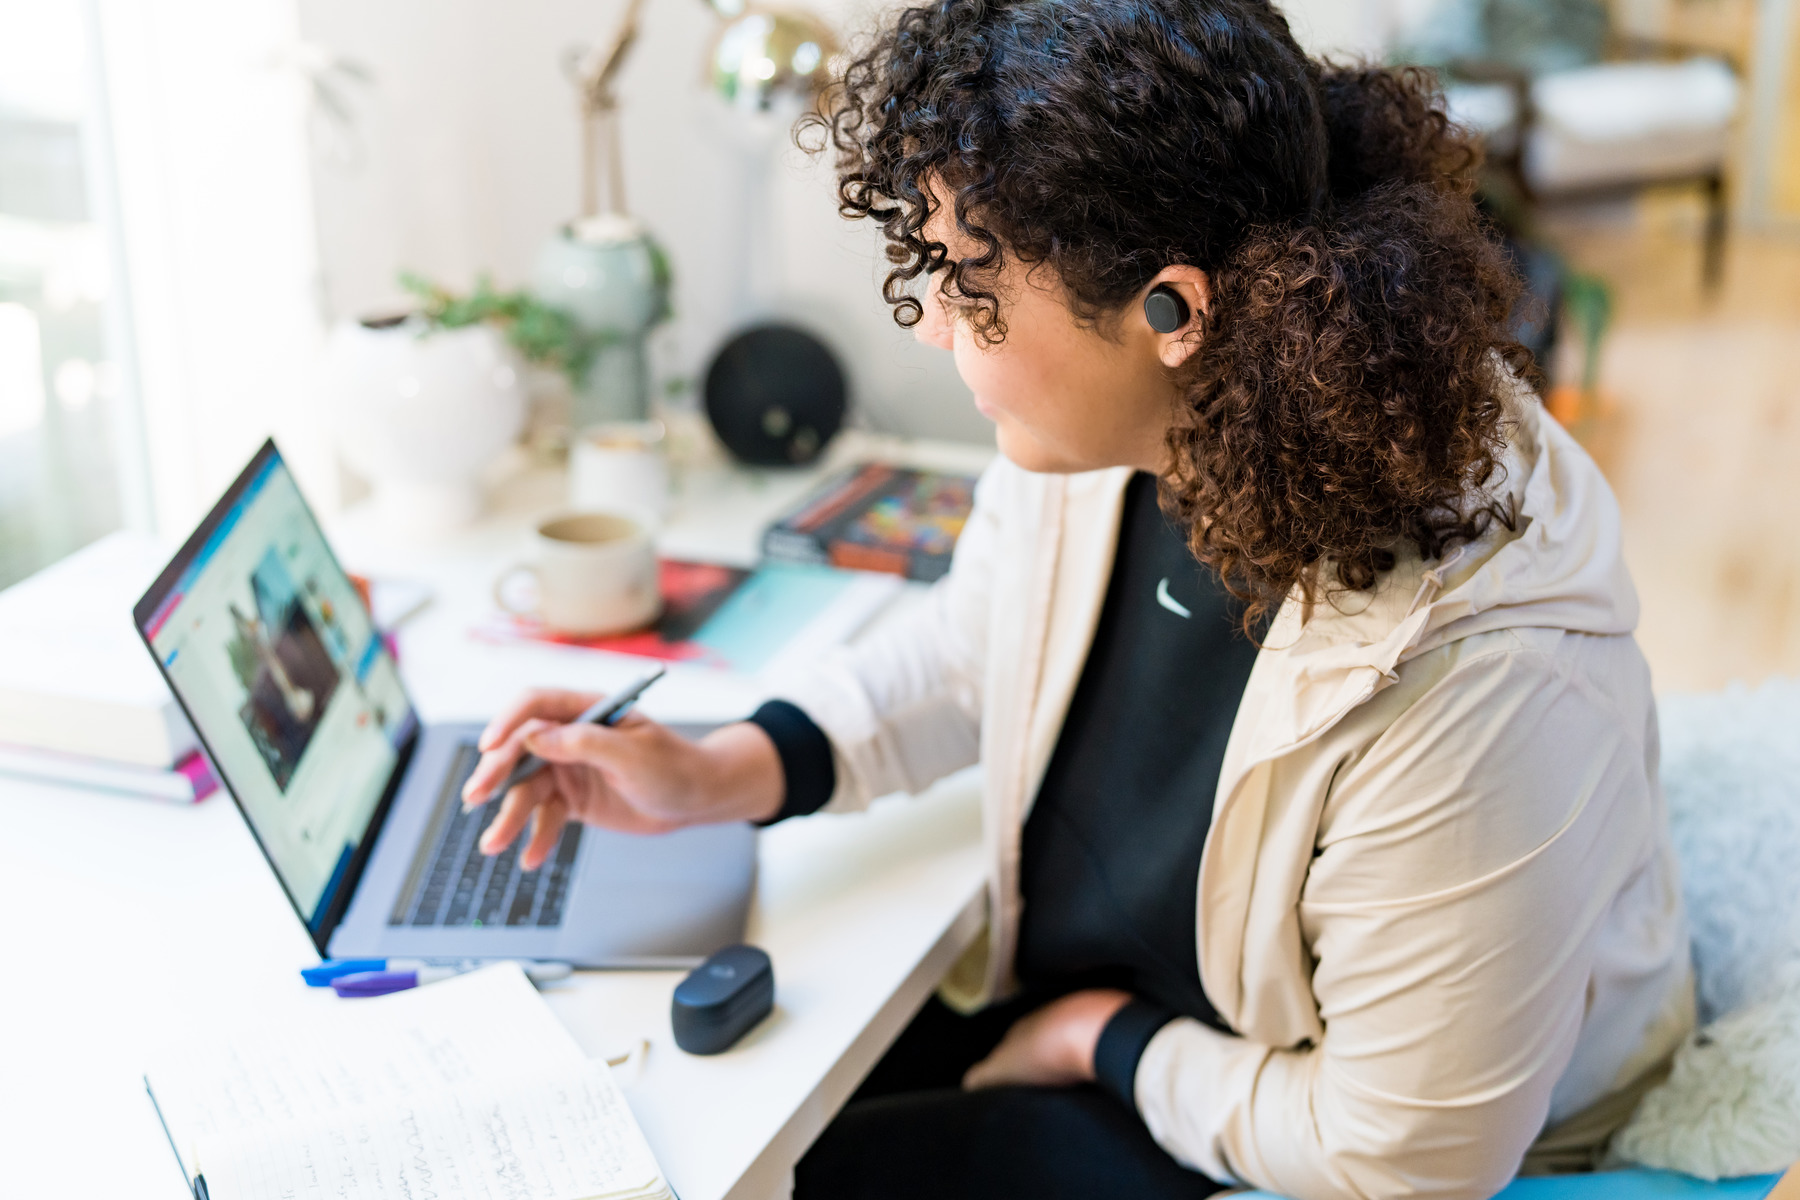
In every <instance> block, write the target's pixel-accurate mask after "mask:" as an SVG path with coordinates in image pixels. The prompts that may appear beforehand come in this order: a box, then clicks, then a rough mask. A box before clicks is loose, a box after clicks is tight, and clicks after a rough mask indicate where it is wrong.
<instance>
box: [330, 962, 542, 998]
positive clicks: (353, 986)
mask: <svg viewBox="0 0 1800 1200" xmlns="http://www.w3.org/2000/svg"><path fill="white" fill-rule="evenodd" d="M479 965H480V964H478V963H477V964H470V965H469V966H455V967H429V966H419V967H412V968H409V969H407V970H401V971H356V972H352V973H351V974H348V975H339V976H338V977H337V978H336V979H333V980H332V981H331V990H332V991H334V992H336V993H337V994H338V995H340V996H344V997H346V998H351V999H356V998H362V997H367V996H385V995H387V994H388V993H389V992H404V991H406V990H407V989H408V988H416V987H422V986H424V985H425V984H428V983H438V982H440V981H442V980H445V979H449V978H450V977H451V976H453V975H462V974H465V973H466V972H468V971H469V970H472V969H474V968H475V967H477V966H479ZM519 965H520V966H521V967H522V968H524V971H525V977H526V978H527V979H529V980H531V982H533V983H537V984H544V983H553V982H555V981H556V980H559V979H567V978H568V977H569V975H570V973H571V972H570V968H569V964H568V963H557V962H534V963H521V964H519Z"/></svg>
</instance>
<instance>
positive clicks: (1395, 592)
mask: <svg viewBox="0 0 1800 1200" xmlns="http://www.w3.org/2000/svg"><path fill="white" fill-rule="evenodd" d="M1514 413H1515V422H1514V429H1513V431H1512V435H1511V441H1510V445H1509V449H1508V453H1507V455H1506V458H1505V466H1506V471H1507V477H1506V482H1505V483H1504V484H1502V485H1501V486H1502V489H1503V490H1504V491H1506V492H1507V493H1509V494H1510V497H1511V499H1512V500H1513V501H1514V502H1515V503H1516V505H1517V512H1518V514H1519V518H1520V519H1519V520H1518V521H1517V523H1516V524H1517V528H1516V529H1514V530H1511V531H1508V530H1506V529H1504V528H1502V527H1500V526H1498V525H1496V527H1495V528H1494V529H1493V530H1492V531H1491V532H1490V534H1489V535H1488V536H1486V537H1484V538H1483V539H1482V540H1481V541H1479V542H1477V543H1475V544H1473V545H1470V546H1466V547H1463V548H1462V549H1461V550H1459V551H1452V552H1451V553H1450V554H1449V555H1447V556H1446V559H1445V561H1442V562H1435V563H1425V562H1420V561H1418V559H1417V557H1416V556H1415V557H1414V558H1412V559H1410V560H1404V561H1402V562H1401V563H1400V564H1399V565H1398V566H1397V567H1396V568H1395V569H1394V570H1393V571H1392V572H1390V573H1388V574H1387V575H1385V576H1384V577H1383V579H1382V581H1381V583H1380V584H1379V586H1378V588H1377V589H1376V591H1375V592H1374V593H1373V594H1372V595H1371V594H1356V595H1350V596H1346V597H1342V598H1340V599H1339V600H1338V601H1337V603H1336V604H1335V605H1318V606H1314V608H1313V610H1312V611H1311V613H1310V614H1308V613H1306V612H1305V611H1304V609H1303V606H1302V605H1300V604H1299V603H1298V602H1297V601H1290V602H1289V603H1287V604H1286V605H1284V606H1283V607H1282V609H1281V610H1280V612H1279V613H1278V614H1277V616H1276V619H1275V622H1274V625H1273V627H1272V629H1271V630H1270V632H1269V634H1268V637H1267V639H1266V648H1265V649H1264V650H1262V652H1261V653H1260V654H1259V655H1258V657H1257V661H1256V664H1255V667H1254V669H1253V670H1252V672H1251V675H1250V681H1249V684H1248V686H1247V688H1246V690H1245V693H1244V698H1243V701H1242V703H1241V705H1240V707H1239V710H1238V714H1237V719H1236V724H1235V725H1234V727H1233V730H1232V734H1231V739H1230V744H1229V746H1228V748H1227V750H1226V755H1225V762H1224V767H1223V770H1222V772H1221V776H1220V779H1219V787H1218V793H1217V796H1216V797H1215V803H1214V809H1213V811H1214V816H1213V821H1212V826H1211V832H1210V833H1209V834H1208V836H1207V840H1206V846H1205V850H1204V852H1203V855H1202V859H1201V865H1200V877H1199V888H1198V914H1197V915H1198V921H1197V929H1198V941H1199V946H1198V949H1199V963H1200V971H1201V977H1202V980H1203V982H1204V985H1205V988H1206V994H1207V996H1208V997H1209V998H1210V999H1211V1001H1212V1003H1213V1005H1214V1007H1215V1008H1216V1009H1217V1010H1218V1013H1219V1015H1220V1016H1221V1017H1222V1018H1223V1019H1224V1020H1225V1022H1226V1023H1227V1024H1228V1025H1229V1026H1230V1027H1231V1029H1232V1030H1234V1031H1235V1036H1233V1035H1225V1034H1221V1033H1218V1032H1216V1031H1214V1030H1212V1029H1210V1028H1208V1027H1206V1026H1203V1025H1201V1024H1200V1023H1198V1022H1196V1021H1193V1020H1190V1019H1186V1018H1182V1019H1178V1020H1176V1021H1174V1022H1172V1023H1170V1024H1169V1025H1167V1026H1165V1027H1164V1028H1163V1029H1162V1030H1161V1032H1159V1033H1158V1034H1157V1035H1156V1036H1155V1038H1154V1039H1153V1040H1152V1041H1151V1042H1150V1044H1149V1046H1148V1048H1147V1049H1146V1050H1145V1052H1144V1056H1143V1058H1142V1059H1141V1061H1140V1063H1139V1066H1138V1072H1137V1077H1136V1089H1135V1090H1136V1100H1137V1104H1138V1108H1139V1111H1140V1113H1141V1114H1142V1117H1143V1119H1144V1121H1145V1123H1146V1124H1147V1126H1148V1127H1149V1130H1150V1132H1151V1133H1152V1134H1153V1135H1154V1136H1155V1138H1156V1140H1157V1141H1158V1142H1159V1143H1160V1144H1161V1145H1162V1146H1163V1147H1164V1148H1165V1149H1166V1150H1167V1151H1168V1152H1169V1153H1170V1154H1171V1155H1173V1156H1174V1157H1175V1158H1176V1159H1178V1160H1179V1161H1181V1162H1183V1163H1185V1164H1187V1165H1189V1166H1190V1167H1193V1168H1195V1169H1197V1170H1200V1171H1204V1172H1205V1173H1206V1174H1208V1175H1210V1176H1213V1177H1214V1178H1217V1179H1219V1180H1222V1181H1234V1182H1240V1183H1244V1184H1250V1185H1254V1186H1258V1187H1262V1188H1266V1189H1269V1190H1271V1191H1275V1192H1280V1193H1283V1194H1285V1195H1287V1196H1291V1197H1297V1198H1299V1200H1338V1198H1340V1197H1343V1198H1348V1197H1376V1196H1383V1197H1385V1196H1402V1195H1406V1196H1443V1197H1485V1196H1488V1195H1491V1194H1492V1193H1494V1192H1495V1191H1497V1190H1499V1188H1500V1187H1502V1186H1503V1185H1504V1184H1505V1183H1506V1182H1507V1180H1508V1179H1510V1178H1511V1177H1512V1176H1513V1174H1514V1173H1515V1172H1516V1171H1517V1170H1518V1169H1519V1167H1520V1164H1521V1160H1522V1159H1523V1158H1524V1156H1525V1155H1526V1153H1527V1150H1528V1148H1530V1147H1532V1145H1533V1143H1534V1141H1540V1135H1544V1137H1543V1139H1542V1140H1543V1141H1555V1140H1558V1139H1557V1137H1556V1132H1557V1131H1556V1128H1555V1127H1557V1126H1559V1125H1560V1126H1561V1127H1562V1129H1563V1130H1564V1131H1565V1136H1563V1137H1561V1139H1560V1141H1561V1142H1562V1143H1563V1148H1564V1149H1566V1148H1567V1143H1568V1142H1569V1138H1568V1137H1567V1136H1566V1131H1568V1130H1571V1129H1574V1130H1577V1131H1578V1137H1577V1140H1580V1139H1583V1138H1585V1139H1586V1140H1587V1141H1588V1142H1590V1143H1597V1142H1600V1141H1603V1140H1604V1138H1605V1137H1606V1136H1607V1135H1609V1134H1610V1132H1611V1126H1612V1125H1614V1124H1616V1123H1617V1122H1618V1121H1622V1120H1623V1118H1624V1116H1625V1115H1626V1112H1625V1111H1617V1113H1616V1116H1611V1117H1606V1118H1604V1119H1601V1120H1594V1119H1592V1116H1593V1114H1595V1113H1601V1114H1605V1113H1608V1112H1609V1111H1612V1110H1623V1109H1626V1108H1627V1107H1628V1106H1624V1105H1621V1104H1620V1103H1619V1097H1620V1096H1621V1095H1629V1094H1630V1093H1631V1092H1632V1090H1633V1088H1634V1085H1641V1083H1642V1081H1643V1080H1644V1079H1645V1078H1646V1077H1647V1076H1649V1075H1650V1073H1651V1072H1653V1071H1654V1070H1655V1069H1657V1068H1658V1067H1659V1066H1660V1065H1661V1064H1663V1063H1664V1062H1666V1060H1667V1058H1668V1056H1669V1055H1670V1054H1671V1053H1672V1052H1673V1049H1674V1046H1675V1045H1676V1043H1677V1042H1678V1041H1679V1040H1680V1039H1681V1037H1682V1036H1683V1035H1684V1034H1685V1033H1686V1032H1687V1030H1688V1029H1689V1028H1690V1027H1691V1026H1692V1023H1693V998H1692V995H1693V993H1692V983H1691V976H1690V969H1689V957H1688V941H1687V932H1686V928H1685V925H1684V922H1683V917H1682V912H1681V904H1680V894H1679V891H1678V887H1677V882H1676V874H1675V865H1674V860H1673V856H1672V853H1671V849H1670V842H1669V838H1668V834H1667V827H1666V821H1665V817H1664V812H1663V803H1662V796H1661V793H1660V791H1659V789H1658V785H1657V778H1656V774H1657V731H1656V712H1655V707H1654V704H1653V702H1652V698H1651V692H1650V678H1649V671H1648V668H1647V667H1646V665H1645V663H1644V660H1643V657H1642V656H1641V654H1640V653H1639V651H1638V648H1637V645H1636V643H1635V641H1634V640H1633V638H1632V630H1633V628H1634V627H1635V625H1636V623H1637V612H1638V609H1637V599H1636V594H1635V592H1634V590H1633V587H1632V584H1631V580H1630V577H1629V575H1628V574H1627V572H1626V569H1625V565H1624V562H1623V560H1622V558H1621V551H1620V531H1619V516H1618V510H1617V506H1616V504H1615V502H1614V499H1613V496H1612V494H1611V492H1610V490H1609V489H1608V488H1607V485H1606V483H1605V481H1604V480H1603V479H1602V478H1601V476H1600V474H1599V472H1598V471H1597V470H1596V468H1595V467H1594V465H1593V463H1592V461H1591V460H1590V459H1589V458H1588V457H1587V455H1586V454H1585V453H1584V452H1583V451H1582V450H1581V449H1580V447H1579V446H1577V445H1576V444H1575V443H1574V442H1573V441H1572V440H1571V439H1570V438H1569V437H1568V435H1567V434H1566V433H1564V432H1563V430H1562V429H1561V428H1560V427H1559V426H1558V425H1556V423H1555V422H1554V421H1552V420H1550V419H1549V418H1548V417H1547V416H1545V415H1544V414H1543V411H1542V409H1541V407H1540V406H1539V405H1538V404H1537V403H1536V401H1535V400H1534V399H1530V398H1520V399H1519V400H1518V401H1516V403H1515V406H1514ZM1129 476H1130V472H1129V471H1128V470H1124V469H1117V470H1107V471H1097V472H1091V473H1087V474H1080V475H1069V476H1051V475H1035V474H1031V473H1028V472H1026V471H1023V470H1021V469H1019V468H1018V467H1016V466H1013V465H1011V464H1009V463H1007V462H1005V461H1004V460H1001V461H998V462H996V464H995V465H994V466H993V467H992V468H990V469H989V470H988V472H987V473H986V474H985V475H984V476H983V478H982V480H981V483H980V485H979V487H978V488H977V492H976V505H975V511H974V513H973V515H972V516H971V518H970V521H969V524H968V526H967V528H966V530H965V532H964V534H963V537H962V540H961V543H960V544H959V546H958V548H957V552H956V557H955V562H954V566H953V568H952V570H951V572H950V574H949V575H948V576H946V577H945V578H944V579H943V580H942V581H940V583H939V584H937V585H936V587H935V588H934V589H933V591H932V593H931V594H930V596H929V598H928V600H927V602H926V603H925V604H923V605H921V606H920V608H919V609H918V610H917V611H916V612H915V613H913V614H912V615H911V617H910V618H909V619H908V620H907V621H905V622H904V623H900V624H897V625H895V626H892V627H889V628H888V629H886V630H883V631H882V633H881V634H880V635H878V636H874V637H871V638H869V639H866V640H865V641H864V642H862V643H860V644H858V645H856V646H855V647H852V648H849V649H846V650H844V651H841V652H839V653H838V654H837V655H836V656H835V657H834V658H832V659H831V660H829V661H828V662H825V663H823V664H821V665H820V667H819V668H818V669H816V670H815V671H813V672H811V673H810V674H809V675H808V676H806V677H805V678H804V679H800V680H796V681H794V682H793V684H792V686H790V687H788V688H786V689H784V691H783V694H784V695H786V696H788V697H789V698H790V699H792V700H793V701H794V702H795V703H797V704H799V705H800V706H801V707H802V708H803V709H804V710H805V711H806V712H807V713H808V714H809V715H810V716H811V717H812V718H813V719H814V721H815V722H817V723H818V725H819V726H820V727H821V728H822V729H824V730H825V732H826V733H827V735H828V736H829V737H830V739H831V742H832V746H833V752H834V757H835V762H836V768H837V778H838V786H837V790H836V793H835V794H834V795H833V797H832V800H831V802H830V804H829V805H828V808H830V809H835V810H839V811H842V810H847V809H854V808H857V807H860V806H862V805H864V804H866V803H867V802H868V801H869V800H870V799H872V798H873V797H876V796H880V795H883V794H886V793H890V792H895V791H918V790H920V789H922V788H924V787H925V786H927V785H928V784H930V783H931V782H932V781H933V780H934V779H937V778H939V777H940V776H943V775H945V774H947V773H949V772H950V771H952V770H955V769H958V768H960V767H963V766H966V765H968V764H970V763H973V762H975V761H977V760H979V761H981V762H982V763H983V764H984V772H985V774H984V778H985V784H984V789H985V794H984V836H985V839H986V843H987V847H988V851H989V853H990V855H991V859H992V868H991V872H992V873H991V878H990V884H989V892H988V894H989V905H990V909H989V930H988V936H987V938H986V939H985V942H984V943H983V944H982V945H981V946H979V947H978V948H977V949H978V951H979V953H978V954H975V955H972V956H971V957H969V958H966V959H965V960H964V961H963V962H962V963H961V964H959V965H958V967H957V969H956V970H955V971H954V972H953V973H952V977H951V979H950V980H949V981H947V984H946V990H947V992H948V993H949V994H950V995H951V996H952V998H953V999H958V1000H961V1001H962V1002H963V1003H964V1004H966V1005H975V1004H980V1003H983V1002H985V1001H987V1000H991V999H995V998H998V997H1000V996H1003V995H1005V994H1006V993H1007V992H1008V990H1009V989H1010V988H1011V987H1012V986H1013V977H1012V963H1013V954H1014V949H1015V946H1016V940H1017V935H1018V928H1019V916H1020V907H1021V900H1020V893H1019V845H1020V833H1021V830H1022V828H1023V825H1024V822H1025V818H1026V814H1027V812H1028V810H1029V808H1030V804H1031V801H1032V799H1033V798H1034V796H1035V795H1036V792H1037V789H1038V784H1039V782H1040V780H1041V778H1042V776H1043V773H1044V770H1045V767H1046V765H1047V764H1048V762H1049V759H1050V754H1051V750H1052V748H1053V747H1054V745H1055V742H1056V739H1057V735H1058V733H1059V731H1060V730H1061V727H1062V722H1063V717H1064V714H1065V713H1066V711H1067V708H1068V705H1069V701H1070V698H1071V696H1072V695H1073V693H1074V690H1075V685H1076V681H1077V678H1078V676H1079V675H1080V673H1081V669H1082V665H1083V662H1084V660H1085V659H1086V656H1087V652H1088V646H1089V643H1090V640H1091V638H1092V636H1093V632H1094V627H1095V624H1096V622H1097V620H1098V617H1099V613H1100V607H1101V601H1102V599H1103V597H1104V595H1105V592H1106V585H1107V580H1108V577H1109V574H1110V571H1111V567H1112V559H1113V554H1114V543H1115V540H1116V537H1117V531H1118V525H1119V519H1120V511H1121V505H1122V502H1123V494H1124V485H1125V481H1126V480H1127V479H1128V478H1129ZM1205 669H1206V664H1205V663H1195V664H1194V670H1195V671H1197V672H1198V671H1204V670H1205ZM1196 808H1197V809H1200V805H1199V804H1198V803H1197V804H1196ZM1609 1100H1611V1101H1612V1103H1611V1104H1610V1105H1609V1103H1608V1101H1609ZM1546 1131H1549V1132H1548V1133H1546Z"/></svg>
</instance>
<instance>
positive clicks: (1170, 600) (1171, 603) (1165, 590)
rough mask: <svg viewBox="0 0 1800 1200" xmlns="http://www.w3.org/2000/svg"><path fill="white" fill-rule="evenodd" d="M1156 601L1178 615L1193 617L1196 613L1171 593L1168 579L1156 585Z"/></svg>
mask: <svg viewBox="0 0 1800 1200" xmlns="http://www.w3.org/2000/svg"><path fill="white" fill-rule="evenodd" d="M1156 602H1157V603H1158V604H1160V605H1162V606H1163V607H1164V608H1166V609H1168V610H1169V611H1170V612H1172V613H1174V614H1175V615H1176V616H1178V617H1191V616H1193V615H1194V614H1193V613H1191V612H1189V611H1188V609H1187V607H1186V606H1185V605H1183V604H1182V603H1181V601H1179V600H1177V599H1176V598H1175V597H1173V596H1171V595H1169V581H1168V580H1167V579H1165V580H1163V581H1162V582H1161V583H1159V584H1157V585H1156Z"/></svg>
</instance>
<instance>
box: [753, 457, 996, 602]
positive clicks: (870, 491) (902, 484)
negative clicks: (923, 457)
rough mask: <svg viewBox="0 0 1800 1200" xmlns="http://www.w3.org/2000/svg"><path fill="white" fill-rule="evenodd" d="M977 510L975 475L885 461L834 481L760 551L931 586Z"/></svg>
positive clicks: (782, 523) (781, 523)
mask: <svg viewBox="0 0 1800 1200" xmlns="http://www.w3.org/2000/svg"><path fill="white" fill-rule="evenodd" d="M974 505H975V477H974V476H973V475H957V474H949V473H945V472H941V471H923V470H919V469H916V468H913V467H895V466H889V465H887V464H885V463H864V464H862V465H861V466H858V467H853V468H851V469H850V470H848V471H845V472H843V473H842V474H840V475H837V476H834V477H833V478H831V479H830V480H828V481H827V482H826V483H825V484H823V485H822V486H821V487H820V488H818V490H816V491H814V492H813V493H811V494H810V495H808V496H807V497H806V499H804V500H802V501H801V502H800V503H799V504H798V505H797V506H795V507H794V508H793V509H792V510H790V511H789V512H788V513H787V514H786V515H784V516H782V517H781V518H780V519H779V520H777V521H776V522H775V523H774V524H773V525H771V526H769V528H768V530H767V531H766V532H765V533H764V534H763V553H764V554H765V555H767V556H768V557H769V558H770V559H772V560H775V561H780V562H793V563H818V564H829V565H831V566H835V567H844V568H848V569H851V570H857V571H885V572H888V573H890V574H894V575H902V576H905V577H906V578H908V579H914V580H918V581H920V582H922V583H930V582H932V581H934V580H936V579H939V578H941V577H942V576H943V575H944V573H945V572H946V571H948V570H949V569H950V554H951V552H952V551H953V550H955V549H956V539H957V538H958V537H959V536H961V534H962V530H963V525H964V524H966V523H967V522H968V519H969V511H970V509H972V508H973V507H974Z"/></svg>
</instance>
